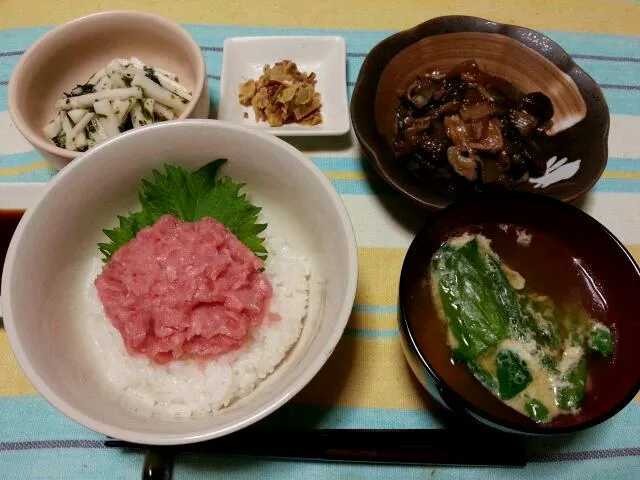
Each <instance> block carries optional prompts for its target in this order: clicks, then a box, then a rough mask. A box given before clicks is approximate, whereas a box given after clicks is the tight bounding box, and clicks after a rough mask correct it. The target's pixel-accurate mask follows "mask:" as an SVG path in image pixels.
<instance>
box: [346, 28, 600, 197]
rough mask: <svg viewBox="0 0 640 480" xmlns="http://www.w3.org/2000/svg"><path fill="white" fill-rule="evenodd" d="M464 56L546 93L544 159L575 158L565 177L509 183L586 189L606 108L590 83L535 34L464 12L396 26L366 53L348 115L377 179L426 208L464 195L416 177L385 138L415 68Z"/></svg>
mask: <svg viewBox="0 0 640 480" xmlns="http://www.w3.org/2000/svg"><path fill="white" fill-rule="evenodd" d="M469 59H474V60H477V62H478V64H479V65H480V68H481V69H483V70H484V71H486V72H487V73H489V74H492V75H496V76H498V77H502V78H504V79H506V80H508V81H510V82H511V83H512V84H513V85H515V86H516V87H517V88H518V89H519V90H520V91H522V92H524V93H529V92H534V91H542V92H543V93H545V94H546V95H547V96H548V97H549V98H550V99H551V101H552V103H553V106H554V110H555V115H554V117H553V123H554V127H553V129H552V130H551V131H550V132H549V138H548V141H547V142H545V145H546V146H545V148H544V150H545V152H544V153H545V154H546V155H548V158H549V159H551V158H552V157H556V160H557V161H560V160H562V159H565V158H566V159H567V163H572V162H576V163H573V164H572V166H568V165H565V166H564V167H563V169H565V171H566V170H569V172H568V173H567V175H569V174H572V175H571V176H570V178H568V179H564V180H560V181H558V180H557V179H558V176H559V174H560V172H556V173H555V175H554V176H555V177H556V178H553V177H554V176H551V175H545V176H544V179H545V180H543V181H542V185H536V184H533V183H524V184H521V185H519V186H518V187H517V188H516V189H517V190H524V191H535V192H538V193H544V194H547V195H549V196H552V197H555V198H558V199H560V200H563V201H572V200H575V199H577V198H579V197H580V196H582V195H583V194H584V193H586V192H587V191H588V190H589V189H591V187H593V185H594V184H595V183H596V181H597V180H598V178H600V175H601V174H602V172H603V170H604V168H605V166H606V163H607V138H608V134H609V110H608V107H607V104H606V101H605V99H604V96H603V94H602V92H601V91H600V89H599V88H598V85H597V84H596V82H595V81H594V80H593V79H592V78H591V77H589V75H587V74H586V73H585V72H584V71H583V70H582V69H580V67H578V66H577V65H576V63H575V62H574V61H573V60H572V59H571V57H570V56H569V55H568V54H567V53H566V52H565V51H564V50H563V49H562V48H560V46H558V45H557V44H556V43H554V42H553V41H552V40H550V39H549V38H547V37H545V36H544V35H542V34H541V33H539V32H536V31H533V30H530V29H527V28H524V27H518V26H513V25H503V24H499V23H495V22H491V21H488V20H483V19H481V18H475V17H466V16H447V17H438V18H435V19H433V20H429V21H427V22H425V23H422V24H420V25H418V26H417V27H415V28H412V29H410V30H405V31H403V32H400V33H397V34H395V35H393V36H391V37H389V38H387V39H385V40H383V41H382V42H380V43H379V44H378V45H376V46H375V47H374V48H373V49H372V50H371V51H370V52H369V54H368V55H367V57H366V58H365V60H364V63H363V65H362V68H361V69H360V74H359V75H358V80H357V82H356V85H355V89H354V92H353V96H352V100H351V119H352V124H353V128H354V131H355V133H356V136H357V138H358V140H359V142H360V144H361V145H362V147H363V148H364V150H365V152H366V154H367V156H368V158H369V160H370V161H371V163H372V164H373V166H374V168H375V169H376V170H377V172H378V173H379V174H380V175H381V176H382V178H383V179H384V180H386V181H387V182H388V183H389V184H391V185H392V186H393V187H394V188H395V189H397V190H398V191H400V192H401V193H403V194H404V195H406V196H407V197H409V198H410V199H412V200H414V201H416V202H417V203H418V204H420V205H422V206H425V207H429V208H433V209H439V208H443V207H445V206H447V205H449V204H450V203H451V202H453V201H455V200H458V199H460V198H462V197H464V196H465V194H461V193H454V192H453V191H451V189H448V188H446V186H445V185H443V184H442V183H436V182H430V183H424V182H421V181H420V180H419V179H418V178H417V177H416V176H414V175H413V174H412V173H409V172H408V171H407V169H406V168H405V166H404V165H403V164H401V163H400V162H399V161H397V160H396V158H395V155H394V153H393V151H392V150H391V146H390V142H391V139H392V138H393V135H394V134H395V130H396V127H395V115H396V109H397V107H398V105H399V98H398V94H397V92H398V91H399V90H403V89H406V87H408V86H409V84H410V83H411V82H413V81H414V80H415V78H416V75H417V74H421V73H425V72H428V71H432V70H434V69H437V70H440V71H444V72H446V71H448V70H449V69H451V68H452V67H453V66H454V65H456V64H458V63H460V62H462V61H464V60H469ZM578 160H580V163H579V164H578V163H577V161H578ZM556 166H557V165H556ZM563 173H564V172H563ZM567 175H560V176H567ZM554 180H555V182H554Z"/></svg>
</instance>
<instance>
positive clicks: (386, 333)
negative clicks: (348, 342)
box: [344, 328, 400, 339]
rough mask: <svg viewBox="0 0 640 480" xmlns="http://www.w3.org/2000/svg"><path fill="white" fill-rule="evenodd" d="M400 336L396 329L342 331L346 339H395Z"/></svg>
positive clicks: (350, 329) (352, 329)
mask: <svg viewBox="0 0 640 480" xmlns="http://www.w3.org/2000/svg"><path fill="white" fill-rule="evenodd" d="M399 335H400V332H399V331H398V329H384V330H370V329H368V328H347V329H346V330H345V331H344V336H345V337H346V338H352V339H356V338H360V339H367V338H395V337H397V336H399Z"/></svg>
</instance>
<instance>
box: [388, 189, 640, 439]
mask: <svg viewBox="0 0 640 480" xmlns="http://www.w3.org/2000/svg"><path fill="white" fill-rule="evenodd" d="M501 197H502V198H503V199H504V197H520V200H522V201H525V202H533V203H536V202H538V203H540V202H541V203H547V204H549V205H553V207H554V208H556V209H557V210H558V211H559V212H560V213H561V214H567V215H573V216H575V217H576V218H577V219H578V220H579V221H581V222H586V223H589V224H591V225H593V226H595V227H596V228H598V229H599V230H600V231H601V232H602V233H604V234H605V235H606V236H607V237H608V238H609V239H610V240H611V241H612V242H613V243H612V246H613V247H614V248H615V249H617V250H618V251H619V252H620V253H622V254H623V255H624V256H625V258H626V260H627V261H628V263H629V264H630V265H631V266H632V267H634V268H635V272H636V276H637V277H639V278H640V266H638V263H637V262H636V261H635V259H634V258H633V256H632V255H631V253H630V252H629V251H628V250H627V248H626V247H625V246H624V244H623V243H622V242H621V241H620V240H619V239H618V238H617V237H616V236H615V235H614V234H613V233H612V232H611V231H610V230H609V229H608V228H607V227H605V226H604V225H603V224H601V223H600V222H598V221H597V220H596V219H594V218H593V217H591V216H590V215H589V214H587V213H585V212H583V211H582V210H580V209H579V208H577V207H574V206H573V205H571V204H569V203H565V202H563V201H561V200H558V199H556V198H553V197H549V196H546V195H538V194H535V193H531V192H511V191H503V192H487V193H480V194H476V195H473V196H471V197H469V198H464V199H462V200H458V201H457V202H454V203H452V204H451V205H449V206H448V207H446V208H444V209H442V210H439V211H438V212H436V213H435V214H434V215H432V216H431V217H430V218H429V219H428V220H427V221H426V222H425V224H424V226H423V227H422V229H421V230H420V231H419V232H418V234H417V235H416V236H415V237H414V239H413V240H412V242H411V245H410V246H409V249H408V250H407V253H406V256H405V258H404V260H403V262H402V268H401V273H400V284H399V295H398V309H399V313H400V314H399V316H398V322H399V324H400V325H399V326H400V329H401V331H402V332H401V334H402V333H404V335H405V337H406V339H407V344H408V346H409V348H410V349H411V351H412V353H414V354H415V355H416V356H417V358H418V359H419V361H420V365H421V367H422V368H424V369H426V370H427V372H428V373H429V375H430V376H431V378H432V379H433V380H434V382H435V384H436V386H437V388H438V391H439V392H443V391H446V396H447V401H444V400H443V401H444V402H445V403H446V404H447V405H448V406H449V408H451V409H452V410H453V411H454V412H456V413H457V414H461V412H460V411H459V410H468V411H469V412H471V413H472V415H473V416H474V417H479V418H482V419H484V420H488V421H489V422H491V423H492V424H493V425H497V426H499V427H501V428H506V429H508V430H509V431H510V432H514V433H518V434H526V435H534V436H553V435H562V434H567V433H575V432H579V431H581V430H585V429H587V428H590V427H593V426H596V425H598V424H600V423H603V422H604V421H606V420H608V419H610V418H611V417H613V416H614V415H616V414H617V413H619V412H620V411H621V410H622V409H623V408H625V407H626V406H627V405H628V404H629V403H630V402H632V401H633V399H634V398H635V396H636V395H637V394H638V393H639V392H640V374H639V375H638V378H637V379H636V384H635V386H634V387H633V388H632V389H631V390H630V391H629V392H628V393H627V394H626V395H625V396H624V397H623V398H621V399H620V400H619V401H618V402H617V403H616V404H615V406H614V407H613V408H611V409H609V410H607V411H606V412H605V413H603V414H601V415H599V416H597V417H594V418H592V419H590V420H588V421H585V422H581V423H578V424H575V425H571V426H567V427H556V428H550V427H527V426H523V425H518V424H514V423H512V422H510V421H507V420H504V419H502V418H500V417H498V416H496V415H494V414H492V413H491V412H488V411H486V410H483V409H481V408H479V407H477V406H476V405H475V404H474V403H473V402H471V401H469V400H467V399H466V398H465V397H463V396H462V395H460V394H459V393H458V392H456V391H455V390H454V389H453V388H452V387H450V386H449V385H448V384H447V383H446V382H445V381H444V380H443V379H442V378H441V377H440V375H438V373H437V372H436V370H435V369H434V368H433V366H432V365H431V363H430V362H429V360H428V359H427V355H426V354H424V353H423V352H422V349H421V348H420V347H419V345H418V342H417V340H416V336H415V333H414V331H413V329H412V328H411V322H410V321H409V314H408V311H407V310H408V309H407V303H408V302H407V300H406V299H407V293H406V292H407V289H408V288H409V287H408V285H407V283H408V280H407V270H408V269H409V262H410V260H411V257H412V256H413V252H415V251H416V250H417V249H418V248H420V245H421V244H422V239H423V238H424V237H426V236H427V235H429V232H430V229H431V226H432V225H433V224H435V223H439V222H442V221H445V220H446V219H447V217H449V216H450V215H453V214H455V213H456V212H457V211H460V210H464V209H465V208H467V207H468V206H469V205H471V204H475V203H477V202H481V201H483V199H492V198H501ZM452 403H453V404H454V407H451V404H452ZM460 407H461V408H460ZM461 415H462V416H464V417H466V418H468V415H467V414H464V413H462V414H461ZM474 420H475V419H474ZM476 421H477V420H476ZM492 428H496V427H495V426H494V427H492Z"/></svg>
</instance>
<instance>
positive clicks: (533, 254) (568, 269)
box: [408, 224, 616, 427]
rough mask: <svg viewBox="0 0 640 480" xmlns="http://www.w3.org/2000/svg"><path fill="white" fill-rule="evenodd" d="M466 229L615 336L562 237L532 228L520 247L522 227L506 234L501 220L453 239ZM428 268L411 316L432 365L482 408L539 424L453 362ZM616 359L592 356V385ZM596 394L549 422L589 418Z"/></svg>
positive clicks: (538, 288)
mask: <svg viewBox="0 0 640 480" xmlns="http://www.w3.org/2000/svg"><path fill="white" fill-rule="evenodd" d="M464 232H469V233H482V234H483V235H485V236H486V237H488V238H489V239H490V240H491V246H492V248H493V249H494V251H495V252H496V253H497V254H498V255H499V256H500V257H501V258H502V260H503V261H504V263H505V264H506V265H508V266H509V267H511V268H513V269H514V270H516V271H518V272H519V273H520V274H521V275H522V276H523V277H524V278H525V280H526V285H527V288H528V289H530V290H532V291H534V292H536V293H539V294H542V295H547V296H549V297H550V298H551V299H552V300H553V301H554V303H555V304H556V305H566V304H567V303H569V304H571V303H572V304H574V305H575V303H576V302H580V303H581V304H582V306H583V308H584V309H585V310H586V311H587V312H588V313H589V314H590V315H592V316H593V317H594V318H595V319H596V320H597V321H600V322H602V323H604V324H605V325H608V326H609V327H610V328H611V329H612V331H613V333H614V337H615V335H616V332H615V328H614V327H613V326H612V325H611V324H610V322H609V321H608V319H607V305H606V303H605V301H604V299H603V298H602V297H601V296H600V294H599V293H598V291H599V287H598V285H597V282H596V281H594V280H593V278H592V277H591V276H590V274H589V272H588V271H586V270H585V269H584V268H583V267H581V266H580V261H579V260H578V259H575V258H574V256H573V255H572V254H571V252H569V251H568V250H567V249H566V248H565V247H564V246H563V245H561V244H560V243H559V242H558V241H556V240H554V239H553V238H552V237H550V236H548V235H546V234H541V233H537V232H534V231H528V232H527V233H529V234H531V235H532V237H531V243H530V244H529V245H528V246H524V245H520V244H518V243H517V242H516V238H517V236H516V227H514V226H509V228H508V231H507V232H505V231H503V230H502V229H501V228H500V227H499V226H498V225H496V224H491V225H476V226H471V227H466V228H464V229H461V230H458V231H453V232H451V237H455V236H458V235H461V234H463V233H464ZM425 267H426V268H425V269H424V277H423V278H424V281H422V282H415V283H416V287H415V289H414V291H413V292H411V293H412V295H414V300H416V301H415V302H414V303H415V305H414V306H413V307H411V308H412V310H413V311H412V312H410V314H409V316H408V317H409V323H410V326H411V330H412V331H413V333H414V335H415V337H416V342H417V343H418V345H419V346H420V349H421V350H422V351H423V352H428V355H427V358H428V360H429V362H430V363H431V366H432V368H433V369H434V370H435V371H436V373H437V374H438V375H439V376H441V377H442V378H443V379H444V380H445V381H446V382H447V383H448V384H449V385H450V386H451V387H452V388H454V389H455V390H456V392H457V393H459V394H460V395H462V396H463V397H465V398H467V399H473V403H475V404H477V405H478V406H480V407H481V408H482V409H484V410H486V411H488V412H491V413H492V414H494V415H496V416H499V417H501V418H503V419H506V420H509V421H511V422H513V423H517V424H520V425H533V423H534V422H532V421H531V420H529V419H528V418H527V417H524V416H523V415H521V414H519V413H517V412H516V411H515V410H512V409H511V408H509V407H507V406H506V405H504V404H502V402H500V401H499V400H498V399H497V398H496V397H494V396H493V395H492V394H491V393H490V392H489V391H487V390H486V389H485V388H484V387H483V386H482V385H481V384H480V383H479V382H478V381H476V380H475V378H473V376H472V375H471V374H470V373H469V372H468V371H467V370H466V368H465V367H463V366H461V365H457V364H456V365H454V364H452V362H451V350H450V348H449V346H448V345H447V341H446V327H445V325H444V324H443V323H442V322H441V321H440V320H439V318H438V316H437V314H436V311H435V308H434V306H433V303H432V300H431V292H430V286H429V283H428V282H429V275H428V265H426V266H425ZM420 283H421V284H422V285H420ZM612 361H615V357H614V360H610V359H609V360H607V359H602V358H598V356H596V355H593V356H591V355H590V356H589V357H588V371H589V375H590V382H591V386H593V387H597V385H598V384H599V383H600V382H601V381H603V380H606V377H607V375H608V374H609V373H610V369H609V368H608V367H609V366H610V363H611V362H612ZM603 383H604V384H606V383H607V382H606V381H604V382H603ZM594 392H597V388H592V389H591V390H590V391H588V392H587V393H586V395H585V399H584V402H583V408H582V410H581V412H580V413H578V414H577V415H560V416H558V417H557V418H556V419H554V420H553V421H552V422H550V423H549V424H547V425H552V426H554V427H559V426H567V425H572V424H574V423H575V422H576V420H579V419H580V418H582V417H583V416H586V417H589V416H590V415H589V405H590V403H592V402H593V401H594V400H595V397H594V395H595V393H594Z"/></svg>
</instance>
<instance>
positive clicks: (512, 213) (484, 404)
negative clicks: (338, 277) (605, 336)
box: [399, 192, 640, 435]
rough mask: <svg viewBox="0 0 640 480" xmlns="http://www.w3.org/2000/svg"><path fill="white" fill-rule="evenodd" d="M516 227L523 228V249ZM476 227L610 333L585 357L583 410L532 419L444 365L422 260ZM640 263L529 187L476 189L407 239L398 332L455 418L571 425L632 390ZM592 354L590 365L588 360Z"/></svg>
mask: <svg viewBox="0 0 640 480" xmlns="http://www.w3.org/2000/svg"><path fill="white" fill-rule="evenodd" d="M518 231H520V232H522V231H526V232H527V233H528V234H530V235H531V242H530V244H529V245H528V246H526V245H521V244H519V243H518V242H517V235H518ZM463 232H472V233H482V234H484V235H485V236H487V237H488V238H489V239H490V240H491V241H492V248H493V249H494V250H495V251H496V252H497V253H498V255H500V256H501V257H502V259H503V260H504V262H505V264H507V265H508V266H509V267H511V268H513V269H515V270H516V271H518V272H520V273H521V274H523V276H524V278H525V280H526V282H527V286H528V287H529V288H530V289H531V290H532V291H534V292H536V293H539V294H542V295H547V296H549V297H550V298H551V299H552V300H553V301H554V302H555V303H556V305H557V304H559V303H560V302H563V301H567V300H569V299H573V300H578V301H579V302H580V303H581V304H582V305H583V307H584V308H585V310H586V311H587V312H588V313H589V314H590V315H592V316H593V317H594V318H595V319H597V320H598V321H600V322H603V323H604V324H606V325H607V326H609V328H610V329H611V330H612V332H613V335H614V339H615V352H614V355H613V356H612V357H611V358H607V359H604V358H593V359H591V358H590V362H589V366H588V368H589V374H590V379H591V382H590V383H591V388H590V389H589V388H588V389H587V392H586V394H585V398H584V402H583V406H582V409H581V410H580V411H579V413H577V414H575V415H560V416H558V417H556V418H554V419H553V420H552V421H551V422H548V423H545V424H538V423H535V422H534V421H532V420H530V419H529V418H527V417H525V416H524V415H521V414H519V413H517V412H516V411H515V410H512V409H511V408H509V407H507V406H506V405H504V404H503V403H502V402H500V401H499V400H498V399H497V398H496V397H495V396H494V395H493V394H491V393H490V392H489V391H488V390H486V389H485V388H484V387H483V386H482V385H481V384H480V382H478V381H477V380H476V379H475V378H474V377H473V376H472V375H471V374H470V373H469V372H468V371H467V369H466V368H465V367H464V366H463V365H461V364H453V363H452V362H451V350H450V348H449V346H448V345H447V340H446V329H445V326H444V324H443V322H442V321H441V320H440V319H439V317H438V315H437V313H436V309H435V307H434V304H433V300H432V296H431V283H430V278H429V267H430V261H431V258H432V256H433V254H434V253H435V252H436V250H437V249H438V248H439V247H440V246H441V245H442V244H443V243H444V242H445V241H446V240H447V239H449V238H451V237H453V236H458V235H460V234H462V233H463ZM639 291H640V269H639V267H638V265H637V263H636V262H635V260H634V259H633V257H632V256H631V254H630V253H629V252H628V251H627V250H626V249H625V248H624V246H623V245H622V244H621V243H620V241H619V240H617V239H616V238H615V236H614V235H613V234H612V233H611V232H610V231H608V230H607V229H606V228H605V227H604V226H602V225H601V224H600V223H598V222H597V221H596V220H594V219H593V218H591V217H590V216H589V215H587V214H585V213H583V212H582V211H580V210H579V209H577V208H575V207H573V206H571V205H569V204H566V203H563V202H561V201H558V200H556V199H553V198H550V197H546V196H544V195H535V194H531V193H517V192H503V193H491V194H479V195H477V196H474V197H472V198H469V199H466V200H462V201H460V202H457V203H455V204H453V205H451V206H450V207H448V208H446V209H444V210H442V211H440V212H438V213H437V214H436V215H434V216H433V217H432V218H431V219H430V220H429V221H428V223H427V224H426V225H425V227H424V229H423V230H422V231H421V232H420V233H419V234H418V235H417V236H416V238H415V239H414V240H413V242H412V244H411V246H410V248H409V250H408V252H407V255H406V257H405V260H404V264H403V266H402V273H401V277H400V295H399V305H400V316H399V323H400V333H401V339H402V346H403V350H404V353H405V356H406V358H407V360H408V363H409V365H410V366H411V369H412V370H413V372H414V374H415V375H416V376H417V378H418V380H419V381H420V382H421V383H422V385H423V386H424V387H425V388H426V389H427V391H428V392H429V393H430V394H431V396H433V397H434V398H435V399H436V400H437V401H438V402H439V403H440V404H442V405H443V406H445V407H446V408H448V409H450V410H452V411H453V412H454V413H457V414H461V415H462V417H463V418H467V419H469V420H471V421H475V422H479V423H481V424H484V425H488V426H491V427H495V428H498V429H500V430H503V431H508V432H512V433H521V434H532V435H553V434H565V433H572V432H577V431H579V430H583V429H585V428H588V427H591V426H594V425H597V424H599V423H601V422H603V421H605V420H607V419H608V418H610V417H612V416H613V415H615V414H616V413H617V412H619V411H620V410H621V409H622V408H623V407H625V406H626V405H627V404H628V403H629V402H631V401H632V399H633V398H634V397H635V395H637V393H638V391H640V367H639V365H640V350H639V349H638V347H637V339H638V338H640V317H638V315H637V309H636V306H635V302H634V299H635V297H636V296H637V295H638V292H639ZM591 360H593V362H592V361H591Z"/></svg>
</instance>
